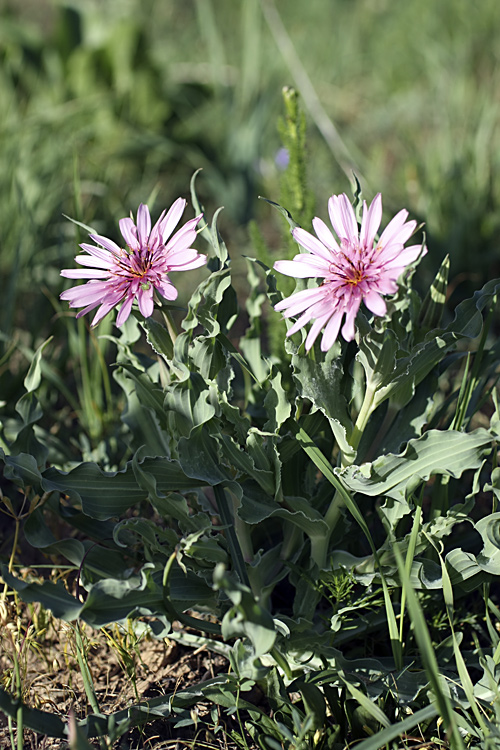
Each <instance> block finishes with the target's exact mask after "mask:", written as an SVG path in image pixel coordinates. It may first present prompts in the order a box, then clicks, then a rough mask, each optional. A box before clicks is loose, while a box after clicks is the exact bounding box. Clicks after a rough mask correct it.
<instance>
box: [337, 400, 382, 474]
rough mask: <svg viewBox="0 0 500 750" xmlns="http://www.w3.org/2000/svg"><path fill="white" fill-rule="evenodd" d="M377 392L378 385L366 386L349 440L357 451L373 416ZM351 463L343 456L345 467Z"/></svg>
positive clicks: (343, 465)
mask: <svg viewBox="0 0 500 750" xmlns="http://www.w3.org/2000/svg"><path fill="white" fill-rule="evenodd" d="M376 392H377V389H376V387H374V386H369V385H367V386H366V391H365V397H364V399H363V403H362V405H361V409H360V410H359V414H358V418H357V419H356V424H355V425H354V429H353V431H352V434H351V439H350V440H349V443H350V445H351V447H352V449H353V450H355V451H357V449H358V447H359V443H360V441H361V438H362V437H363V432H364V430H365V427H366V425H367V424H368V420H369V419H370V417H371V414H372V411H373V401H374V399H375V394H376ZM351 464H352V460H348V459H346V458H344V457H343V458H342V467H343V468H344V467H345V466H350V465H351Z"/></svg>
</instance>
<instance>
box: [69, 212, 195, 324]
mask: <svg viewBox="0 0 500 750" xmlns="http://www.w3.org/2000/svg"><path fill="white" fill-rule="evenodd" d="M185 207H186V201H185V200H184V199H183V198H178V199H177V200H176V201H175V203H174V204H173V205H172V207H171V208H170V210H169V211H168V213H167V212H166V211H163V212H162V214H161V216H160V218H159V219H158V221H157V222H156V224H155V225H154V227H153V229H151V216H150V214H149V209H148V207H147V206H145V205H143V204H142V203H141V205H140V206H139V208H138V211H137V224H134V222H133V220H132V219H131V218H125V219H120V222H119V223H120V231H121V233H122V235H123V238H124V240H125V243H126V247H125V248H121V247H119V246H118V245H117V244H116V243H115V242H113V240H109V239H108V238H107V237H101V236H100V235H97V234H91V235H90V239H92V240H93V241H94V242H96V243H97V244H98V245H99V246H100V247H95V245H87V244H82V245H80V247H81V248H82V249H83V250H85V252H86V253H88V255H77V256H76V258H75V260H76V262H77V263H79V264H80V265H81V266H88V268H85V269H82V268H75V269H65V270H63V271H61V276H65V277H66V278H67V279H90V281H87V283H86V284H81V285H80V286H74V287H71V289H67V290H66V291H64V292H63V293H62V294H61V299H64V300H68V301H69V304H70V307H83V308H84V309H83V310H80V312H79V313H78V314H77V316H76V317H77V318H79V317H81V316H82V315H85V313H88V312H89V311H90V310H93V309H94V308H96V307H98V306H99V305H100V307H99V309H98V311H97V312H96V314H95V316H94V319H93V321H92V325H93V326H95V325H97V323H99V321H100V320H102V319H103V318H104V316H105V315H107V314H108V313H109V312H110V311H111V310H112V309H113V307H116V306H117V305H118V304H119V303H122V305H121V307H120V310H119V312H118V315H117V318H116V325H117V326H121V325H122V324H123V323H125V321H126V320H127V318H128V317H129V315H130V311H131V309H132V303H133V302H134V300H135V299H136V300H137V302H138V305H139V310H140V311H141V313H142V315H144V317H145V318H149V317H150V315H152V313H153V306H154V305H153V293H154V290H155V289H156V290H157V291H158V292H159V293H160V294H161V295H163V297H165V299H168V300H174V299H176V297H177V289H176V288H175V287H174V285H173V284H172V282H171V281H170V279H169V277H168V274H169V273H170V272H171V271H189V270H191V269H193V268H199V267H200V266H203V265H204V264H205V263H206V262H207V257H206V255H200V253H198V252H197V251H196V250H194V249H193V248H192V247H190V245H191V244H192V242H193V241H194V240H195V239H196V225H197V224H198V222H199V221H200V219H201V217H202V215H203V214H200V215H199V216H197V217H196V218H194V219H191V220H190V221H188V222H186V224H184V226H183V227H181V229H179V230H178V231H177V232H176V233H175V234H174V235H172V232H173V231H174V229H175V227H176V226H177V224H178V223H179V221H180V219H181V216H182V214H183V212H184V209H185ZM171 235H172V236H171Z"/></svg>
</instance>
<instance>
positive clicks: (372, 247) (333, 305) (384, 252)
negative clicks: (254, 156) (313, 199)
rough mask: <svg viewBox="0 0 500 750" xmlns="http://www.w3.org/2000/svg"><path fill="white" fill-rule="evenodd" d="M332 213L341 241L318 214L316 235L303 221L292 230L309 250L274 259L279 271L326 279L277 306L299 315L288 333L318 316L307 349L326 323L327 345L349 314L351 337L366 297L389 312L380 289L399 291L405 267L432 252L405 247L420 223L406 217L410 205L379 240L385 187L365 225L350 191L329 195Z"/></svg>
mask: <svg viewBox="0 0 500 750" xmlns="http://www.w3.org/2000/svg"><path fill="white" fill-rule="evenodd" d="M328 213H329V215H330V221H331V223H332V226H333V228H334V230H335V233H336V235H337V237H338V241H337V240H336V239H335V237H334V236H333V234H332V232H331V231H330V229H329V228H328V227H327V226H326V224H325V223H324V221H322V220H321V219H318V218H317V217H316V218H315V219H313V227H314V231H315V232H316V235H317V237H314V236H313V235H312V234H309V232H306V231H305V230H304V229H300V228H299V227H297V228H295V229H294V230H293V236H294V239H295V240H297V242H298V243H299V245H301V246H302V247H303V248H304V249H305V250H307V251H308V252H307V253H301V254H300V255H296V256H295V258H294V259H293V260H279V261H277V262H276V263H275V264H274V268H275V269H276V270H277V271H279V272H280V273H284V274H286V275H287V276H294V277H295V278H297V279H308V278H322V279H324V281H323V283H322V284H321V285H320V286H318V287H316V288H315V289H304V290H303V291H301V292H296V293H295V294H292V295H291V296H290V297H288V298H287V299H284V300H282V301H281V302H279V303H278V304H277V305H276V306H275V308H274V309H275V310H278V311H284V313H283V314H284V316H285V317H286V318H291V317H296V316H299V317H298V319H297V320H296V322H295V323H294V324H293V325H292V327H291V328H290V330H289V331H288V333H287V336H291V335H292V334H294V333H296V332H297V331H299V330H300V329H301V328H303V327H304V326H305V325H306V324H307V323H309V322H310V321H311V320H313V321H314V322H313V324H312V326H311V328H310V331H309V333H308V335H307V338H306V351H309V349H310V348H311V347H312V345H313V344H314V342H315V340H316V339H317V337H318V335H319V333H320V331H321V330H322V329H323V328H324V331H323V337H322V339H321V350H322V351H324V352H326V351H328V350H329V349H330V348H331V347H332V346H333V344H334V343H335V341H336V339H337V337H338V334H339V331H340V326H341V325H342V320H344V317H345V320H344V325H343V326H342V336H343V337H344V339H345V340H346V341H352V340H353V338H354V320H355V318H356V315H357V313H358V310H359V306H360V304H361V300H363V301H364V303H365V305H366V307H367V308H368V309H369V310H370V311H371V312H372V313H373V314H374V315H384V314H385V312H386V310H387V306H386V304H385V301H384V300H383V299H382V297H381V295H382V294H394V293H395V292H396V291H397V288H398V287H397V284H396V280H397V278H398V276H399V275H400V274H401V272H402V271H403V270H404V269H405V268H406V266H408V265H409V264H410V263H413V262H414V261H415V260H416V259H417V258H418V256H419V255H420V254H421V253H423V254H425V253H426V252H427V249H426V248H423V249H422V246H421V245H411V247H406V248H405V247H404V243H405V242H406V241H407V240H408V239H409V238H410V236H411V235H412V234H413V232H414V231H415V228H416V226H417V222H416V221H408V222H407V221H406V217H407V216H408V211H405V210H402V211H400V212H399V213H398V214H397V215H396V216H395V217H394V218H393V219H392V221H390V222H389V224H388V225H387V227H386V228H385V229H384V231H383V232H382V234H381V236H380V239H379V240H378V242H376V241H375V235H376V234H377V231H378V228H379V226H380V221H381V219H382V197H381V195H380V193H379V194H378V195H376V196H375V198H374V199H373V201H372V203H371V205H370V208H367V207H366V202H364V203H363V219H362V222H361V230H360V231H358V223H357V221H356V216H355V214H354V210H353V207H352V205H351V203H350V202H349V199H348V197H347V195H345V193H344V194H342V195H332V197H331V198H330V200H329V201H328Z"/></svg>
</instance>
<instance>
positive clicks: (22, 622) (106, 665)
mask: <svg viewBox="0 0 500 750" xmlns="http://www.w3.org/2000/svg"><path fill="white" fill-rule="evenodd" d="M7 601H8V605H7V607H5V604H4V605H3V606H2V607H1V608H0V616H2V624H1V628H0V685H1V686H2V687H3V688H4V689H5V690H8V691H9V692H11V693H12V692H15V691H14V690H13V687H14V685H15V676H14V674H15V670H14V664H15V656H16V652H17V663H18V665H19V674H20V681H21V689H22V696H23V702H24V703H25V704H26V705H28V706H30V707H33V708H38V709H40V710H43V711H48V712H50V713H53V714H56V715H58V716H60V717H61V718H62V719H63V720H64V721H65V722H66V721H68V718H69V715H70V712H74V714H75V716H76V717H77V719H80V718H84V717H85V716H86V715H87V714H89V713H93V709H92V707H91V706H90V705H89V702H88V700H87V697H86V693H85V687H84V683H83V679H82V674H81V669H80V667H79V664H78V659H77V648H76V632H75V628H74V626H73V625H69V624H68V623H65V622H62V621H60V620H56V619H55V618H53V617H52V616H51V615H50V613H49V614H48V613H46V612H44V611H43V610H41V608H40V606H39V605H24V604H22V603H19V602H18V603H17V604H16V603H15V602H13V600H12V599H11V600H10V602H9V600H7ZM80 632H81V635H82V640H83V644H84V650H85V655H86V662H87V664H88V667H89V670H90V673H91V678H92V683H93V685H94V690H95V694H96V697H97V701H98V705H99V709H100V712H101V713H103V714H106V715H109V714H112V713H114V712H116V711H119V710H121V709H125V708H127V707H129V706H131V705H133V704H135V703H138V702H139V701H143V700H147V699H148V698H153V697H155V696H159V695H171V694H172V693H175V692H177V691H179V690H182V689H184V688H186V687H188V686H190V685H195V684H197V683H199V682H201V681H203V680H206V679H210V678H211V677H214V676H215V675H216V674H218V673H220V672H221V671H225V670H227V668H228V663H227V661H226V660H225V659H224V658H223V657H222V656H220V655H218V654H214V653H211V652H210V651H208V649H206V648H205V647H200V648H198V649H189V648H185V647H183V646H181V645H179V644H178V643H176V642H175V641H172V640H168V639H165V640H162V641H160V640H156V639H154V638H150V637H146V638H142V640H137V639H136V638H135V636H134V635H133V633H132V631H131V632H130V633H128V634H127V633H126V632H124V631H123V630H120V629H119V628H118V627H116V626H114V627H111V628H109V629H103V630H94V629H92V628H90V627H89V626H80ZM204 713H205V716H206V717H208V718H209V721H208V722H207V724H205V723H204V722H203V721H200V722H199V723H198V724H197V725H196V726H195V725H193V726H191V727H182V728H175V727H174V723H173V722H169V721H167V720H163V719H159V720H155V721H152V722H151V723H148V724H146V725H144V726H142V727H139V728H135V729H132V730H130V731H129V732H127V733H126V734H124V735H122V737H121V738H120V739H119V740H117V741H116V742H115V743H114V745H113V746H112V747H113V750H125V748H126V749H127V750H140V749H142V748H144V749H146V748H147V749H148V750H163V748H176V750H177V749H179V750H180V748H184V747H189V748H195V747H196V748H198V747H212V748H222V747H223V748H227V749H228V750H229V749H230V748H233V747H236V746H235V745H234V743H233V742H231V740H230V738H229V737H228V731H230V728H231V719H230V718H229V717H226V716H225V715H224V714H222V713H221V712H219V714H218V717H217V721H216V724H217V723H220V724H221V725H222V726H223V727H226V726H227V731H220V730H219V731H217V733H215V734H214V732H212V731H211V729H210V724H213V720H212V718H211V717H210V716H209V715H208V712H207V710H206V708H205V707H204V706H200V707H197V708H196V709H195V715H194V718H195V720H196V718H199V719H200V720H201V719H203V716H204ZM228 722H229V723H228ZM207 725H208V726H207ZM213 728H215V725H214V727H213ZM23 740H24V743H23V748H24V749H25V750H34V749H35V748H37V749H38V748H40V750H54V749H55V748H58V749H59V748H61V749H63V748H68V743H67V742H66V741H64V740H61V739H56V738H51V737H47V736H43V735H39V734H37V733H35V732H33V731H32V730H30V729H25V730H24V736H23ZM247 741H249V738H247ZM13 743H14V744H13ZM91 745H93V746H94V747H96V748H100V747H101V745H100V744H99V741H98V740H95V739H94V740H92V742H91ZM11 747H12V748H16V749H17V729H16V726H15V722H13V721H11V722H10V727H9V721H8V719H7V717H6V716H5V715H4V714H3V713H2V712H1V711H0V750H8V748H11ZM105 747H106V748H108V750H110V748H111V746H110V745H105ZM252 747H254V746H253V744H252V743H251V741H250V743H249V748H250V749H251V748H252Z"/></svg>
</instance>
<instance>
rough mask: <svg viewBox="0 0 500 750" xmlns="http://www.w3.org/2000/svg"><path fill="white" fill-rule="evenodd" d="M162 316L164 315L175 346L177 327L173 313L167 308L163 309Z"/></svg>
mask: <svg viewBox="0 0 500 750" xmlns="http://www.w3.org/2000/svg"><path fill="white" fill-rule="evenodd" d="M161 314H162V315H163V320H164V321H165V325H166V326H167V331H168V333H169V336H170V338H171V339H172V344H175V340H176V338H177V330H176V327H175V323H174V319H173V317H172V313H171V312H170V310H168V309H167V308H163V307H162V308H161Z"/></svg>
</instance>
